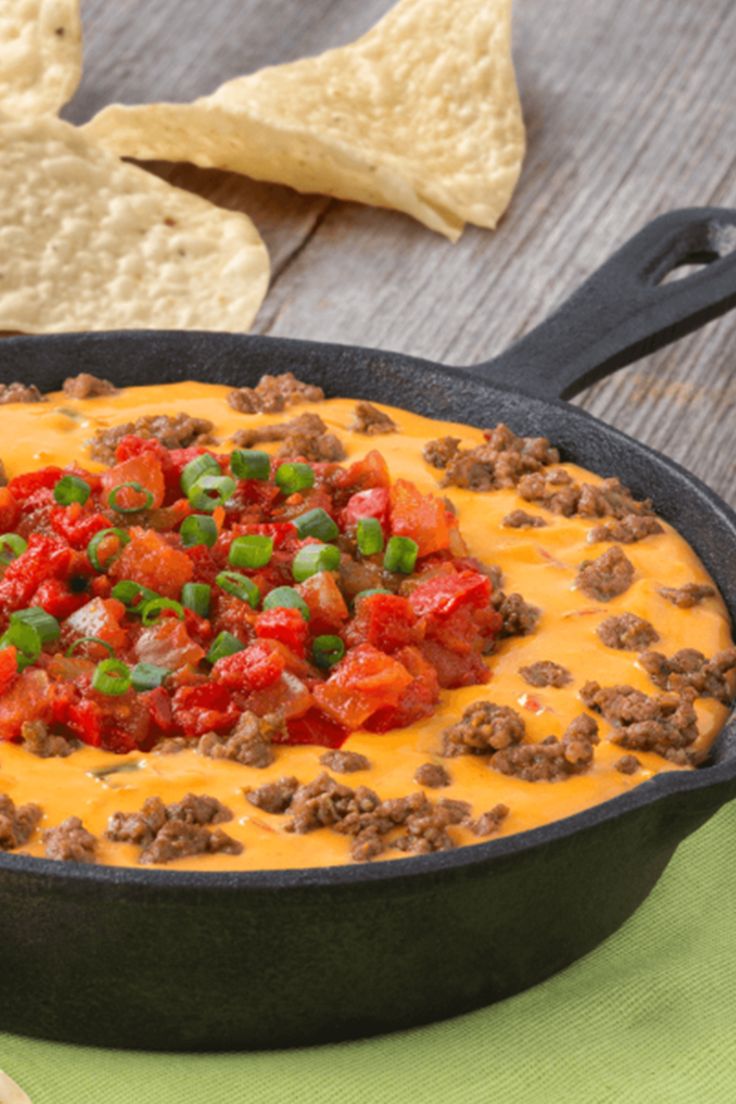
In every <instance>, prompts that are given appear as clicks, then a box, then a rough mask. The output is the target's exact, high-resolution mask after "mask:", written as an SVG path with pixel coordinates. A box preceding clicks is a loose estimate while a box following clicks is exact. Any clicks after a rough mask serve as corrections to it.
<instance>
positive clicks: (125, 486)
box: [107, 480, 153, 514]
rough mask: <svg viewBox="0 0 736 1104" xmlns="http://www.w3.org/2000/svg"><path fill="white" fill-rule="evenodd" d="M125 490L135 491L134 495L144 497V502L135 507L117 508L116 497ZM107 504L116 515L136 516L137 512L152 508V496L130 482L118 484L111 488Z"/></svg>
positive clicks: (139, 485) (135, 483) (141, 487)
mask: <svg viewBox="0 0 736 1104" xmlns="http://www.w3.org/2000/svg"><path fill="white" fill-rule="evenodd" d="M126 490H131V491H135V493H136V494H140V495H145V499H146V501H145V502H140V503H139V504H138V505H137V506H118V495H119V494H120V492H121V491H126ZM107 504H108V506H110V508H111V509H113V510H115V511H116V512H117V513H118V514H137V513H138V512H139V510H150V509H151V507H152V506H153V495H152V494H151V492H150V491H148V490H146V488H145V487H143V486H142V485H141V484H140V483H137V482H136V481H135V480H132V481H131V482H129V483H119V484H118V486H117V487H113V489H112V490H111V491H110V493H109V495H108V496H107Z"/></svg>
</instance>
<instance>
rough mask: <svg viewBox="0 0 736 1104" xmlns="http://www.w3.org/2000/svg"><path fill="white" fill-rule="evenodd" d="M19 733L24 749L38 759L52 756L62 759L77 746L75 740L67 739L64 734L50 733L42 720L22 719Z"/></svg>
mask: <svg viewBox="0 0 736 1104" xmlns="http://www.w3.org/2000/svg"><path fill="white" fill-rule="evenodd" d="M20 735H21V741H22V743H23V747H24V748H25V749H26V751H30V753H31V755H37V756H38V758H39V759H52V758H54V757H58V758H62V759H63V758H66V756H67V755H71V753H72V752H73V751H75V750H76V748H78V747H79V744H78V743H77V742H76V741H75V740H67V738H66V736H54V735H52V734H51V733H50V732H49V730H48V728H47V726H46V725H45V724H44V722H43V721H24V722H23V724H22V725H21V730H20Z"/></svg>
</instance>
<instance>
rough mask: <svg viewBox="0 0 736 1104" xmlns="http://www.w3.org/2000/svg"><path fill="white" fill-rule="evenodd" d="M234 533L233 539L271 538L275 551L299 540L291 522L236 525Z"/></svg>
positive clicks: (233, 529)
mask: <svg viewBox="0 0 736 1104" xmlns="http://www.w3.org/2000/svg"><path fill="white" fill-rule="evenodd" d="M232 532H233V537H241V536H261V537H271V539H272V540H273V547H274V550H275V551H278V550H280V549H282V548H284V547H285V546H287V545H289V544H295V543H296V542H297V541H298V539H299V535H298V533H297V531H296V526H295V525H292V523H291V522H290V521H273V522H267V523H264V524H251V523H250V522H248V523H246V524H244V525H234V526H233V528H232Z"/></svg>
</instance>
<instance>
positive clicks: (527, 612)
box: [491, 590, 542, 640]
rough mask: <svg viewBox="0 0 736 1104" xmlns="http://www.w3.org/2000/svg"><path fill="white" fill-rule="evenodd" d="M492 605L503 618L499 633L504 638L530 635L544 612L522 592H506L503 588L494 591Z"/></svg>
mask: <svg viewBox="0 0 736 1104" xmlns="http://www.w3.org/2000/svg"><path fill="white" fill-rule="evenodd" d="M491 605H492V606H493V608H494V609H495V610H498V612H499V613H500V614H501V617H502V619H503V624H502V626H501V631H500V633H499V634H498V635H499V637H500V638H501V639H502V640H503V639H504V638H505V637H508V636H528V635H529V633H531V632H534V630H535V628H536V627H537V622H538V621H539V618H540V616H541V614H542V611H541V610H540V609H539V608H538V607H537V606H531V605H530V604H529V603H528V602H526V601H525V600H524V599H523V598H522V596H521V595H520V594H505V593H504V591H502V590H497V591H495V592H494V594H493V596H492V597H491Z"/></svg>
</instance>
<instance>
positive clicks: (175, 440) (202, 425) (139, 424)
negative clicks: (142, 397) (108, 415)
mask: <svg viewBox="0 0 736 1104" xmlns="http://www.w3.org/2000/svg"><path fill="white" fill-rule="evenodd" d="M211 430H212V422H209V421H207V419H206V418H192V417H191V415H189V414H174V415H173V416H171V415H169V414H155V415H151V414H146V415H145V416H144V417H142V418H136V420H135V421H134V422H126V423H125V424H124V425H117V426H111V427H110V428H109V429H99V430H98V431H97V433H96V434H95V435H94V437H93V438H92V440H91V441H90V442H89V451H90V455H91V456H92V458H93V459H94V460H99V462H100V463H101V464H114V463H115V449H116V448H117V446H118V445H119V443H120V441H121V440H122V439H123V437H127V436H128V435H129V434H131V433H133V434H135V436H136V437H144V438H151V437H155V438H156V440H157V441H160V442H161V444H162V445H163V446H164V448H168V449H177V448H189V446H190V445H204V444H209V443H211V438H210V432H211Z"/></svg>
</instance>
